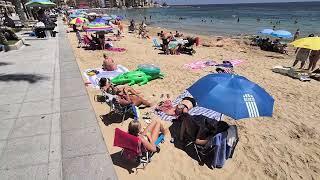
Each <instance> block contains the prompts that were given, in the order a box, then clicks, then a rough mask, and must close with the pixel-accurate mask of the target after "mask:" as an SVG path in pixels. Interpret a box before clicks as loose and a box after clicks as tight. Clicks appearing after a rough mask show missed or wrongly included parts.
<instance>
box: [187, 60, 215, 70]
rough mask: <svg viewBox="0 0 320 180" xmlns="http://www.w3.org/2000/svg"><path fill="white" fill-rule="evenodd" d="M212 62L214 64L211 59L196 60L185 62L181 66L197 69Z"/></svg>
mask: <svg viewBox="0 0 320 180" xmlns="http://www.w3.org/2000/svg"><path fill="white" fill-rule="evenodd" d="M213 64H215V62H214V61H212V60H208V61H196V62H192V63H188V64H185V65H184V66H183V67H184V68H187V69H193V70H198V69H203V68H205V67H207V66H212V65H213Z"/></svg>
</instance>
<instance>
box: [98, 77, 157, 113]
mask: <svg viewBox="0 0 320 180" xmlns="http://www.w3.org/2000/svg"><path fill="white" fill-rule="evenodd" d="M99 86H100V89H101V90H103V91H105V92H107V93H108V94H111V95H114V97H113V98H115V100H116V101H117V102H118V103H119V104H121V105H129V104H134V105H135V106H141V105H144V106H146V107H150V106H151V103H150V102H148V101H147V100H145V99H144V98H142V97H141V96H140V92H138V91H136V90H134V89H133V88H132V87H129V86H116V87H115V86H113V85H112V84H111V83H110V82H109V81H108V79H106V78H101V79H100V81H99Z"/></svg>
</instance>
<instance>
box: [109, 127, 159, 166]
mask: <svg viewBox="0 0 320 180" xmlns="http://www.w3.org/2000/svg"><path fill="white" fill-rule="evenodd" d="M163 141H164V135H163V134H160V135H159V137H158V139H157V141H156V142H155V145H156V146H157V152H159V151H160V146H159V145H160V143H162V142H163ZM113 146H117V147H120V148H122V150H121V157H123V158H124V159H126V160H129V161H135V162H137V163H138V166H139V165H140V164H142V166H143V168H144V167H145V166H146V165H147V164H148V163H149V162H150V161H151V157H152V156H153V154H154V152H150V151H148V150H147V149H146V148H145V147H144V146H143V145H142V143H141V140H140V138H139V137H136V136H133V135H131V134H129V133H127V132H124V131H122V130H121V129H119V128H116V129H115V134H114V141H113ZM137 168H138V167H137Z"/></svg>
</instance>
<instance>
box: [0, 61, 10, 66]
mask: <svg viewBox="0 0 320 180" xmlns="http://www.w3.org/2000/svg"><path fill="white" fill-rule="evenodd" d="M11 64H12V63H8V62H0V66H6V65H11Z"/></svg>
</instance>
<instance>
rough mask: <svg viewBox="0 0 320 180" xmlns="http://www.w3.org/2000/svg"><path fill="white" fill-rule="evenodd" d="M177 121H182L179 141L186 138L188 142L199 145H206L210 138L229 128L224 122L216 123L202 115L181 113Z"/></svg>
mask: <svg viewBox="0 0 320 180" xmlns="http://www.w3.org/2000/svg"><path fill="white" fill-rule="evenodd" d="M178 120H180V121H182V125H181V129H180V137H179V139H180V141H181V142H183V141H184V138H185V137H186V136H187V137H188V139H189V140H192V141H195V143H196V144H199V145H205V144H207V143H208V140H209V139H210V138H211V137H213V136H214V135H216V134H218V133H220V132H224V131H226V130H227V129H228V128H229V125H228V124H227V123H226V122H224V121H216V120H214V119H210V118H208V117H205V116H203V115H195V116H191V115H190V114H188V113H183V114H182V115H180V116H179V118H178Z"/></svg>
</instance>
